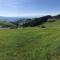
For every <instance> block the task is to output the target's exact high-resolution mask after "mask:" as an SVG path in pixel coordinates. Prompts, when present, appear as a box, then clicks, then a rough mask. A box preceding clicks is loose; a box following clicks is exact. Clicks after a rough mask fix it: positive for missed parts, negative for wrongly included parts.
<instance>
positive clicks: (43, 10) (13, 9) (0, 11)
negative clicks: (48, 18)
mask: <svg viewBox="0 0 60 60" xmlns="http://www.w3.org/2000/svg"><path fill="white" fill-rule="evenodd" d="M59 13H60V0H0V16H42V15H47V14H52V15H54V14H59Z"/></svg>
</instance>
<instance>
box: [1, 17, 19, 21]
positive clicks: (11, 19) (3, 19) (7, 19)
mask: <svg viewBox="0 0 60 60" xmlns="http://www.w3.org/2000/svg"><path fill="white" fill-rule="evenodd" d="M17 19H19V17H3V16H0V20H2V21H16V20H17Z"/></svg>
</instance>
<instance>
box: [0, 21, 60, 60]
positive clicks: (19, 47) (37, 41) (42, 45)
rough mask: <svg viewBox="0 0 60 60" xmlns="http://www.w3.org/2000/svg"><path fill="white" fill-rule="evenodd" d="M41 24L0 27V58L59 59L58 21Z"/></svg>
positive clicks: (59, 23)
mask: <svg viewBox="0 0 60 60" xmlns="http://www.w3.org/2000/svg"><path fill="white" fill-rule="evenodd" d="M43 25H45V26H46V28H41V27H29V28H21V29H5V30H2V29H0V60H60V21H57V22H53V23H45V24H43Z"/></svg>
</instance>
